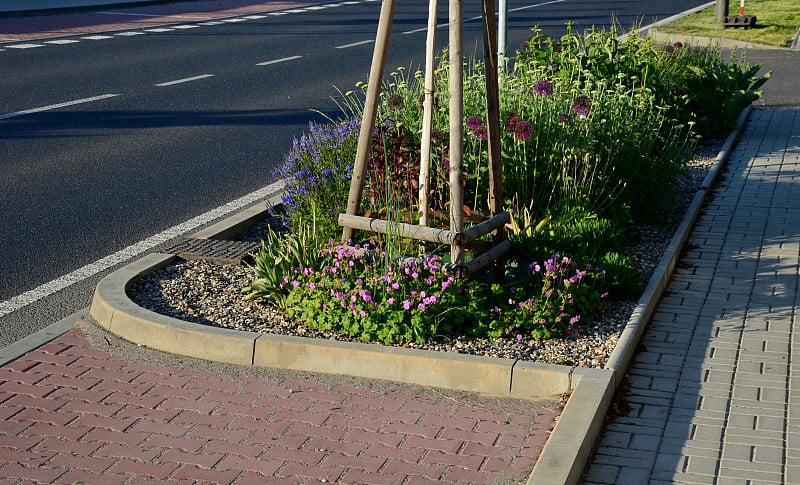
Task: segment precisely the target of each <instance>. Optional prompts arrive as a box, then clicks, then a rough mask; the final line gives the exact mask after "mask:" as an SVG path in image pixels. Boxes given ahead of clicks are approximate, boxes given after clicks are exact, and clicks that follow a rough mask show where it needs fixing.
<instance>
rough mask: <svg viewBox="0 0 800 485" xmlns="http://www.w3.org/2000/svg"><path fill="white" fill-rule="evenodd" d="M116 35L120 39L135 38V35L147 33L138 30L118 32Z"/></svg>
mask: <svg viewBox="0 0 800 485" xmlns="http://www.w3.org/2000/svg"><path fill="white" fill-rule="evenodd" d="M114 35H118V36H120V37H133V36H134V35H145V33H144V32H141V31H138V30H134V31H131V32H117V33H116V34H114Z"/></svg>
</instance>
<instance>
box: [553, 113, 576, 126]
mask: <svg viewBox="0 0 800 485" xmlns="http://www.w3.org/2000/svg"><path fill="white" fill-rule="evenodd" d="M556 121H558V122H559V123H562V124H565V125H571V124H572V116H570V115H569V113H561V114H560V115H558V117H556Z"/></svg>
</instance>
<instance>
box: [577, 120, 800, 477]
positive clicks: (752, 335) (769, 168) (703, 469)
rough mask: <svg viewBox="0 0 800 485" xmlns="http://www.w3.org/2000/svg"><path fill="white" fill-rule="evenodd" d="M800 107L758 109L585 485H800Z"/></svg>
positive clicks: (653, 324) (647, 340) (663, 306)
mask: <svg viewBox="0 0 800 485" xmlns="http://www.w3.org/2000/svg"><path fill="white" fill-rule="evenodd" d="M798 173H800V110H798V109H781V110H767V109H756V110H754V111H753V113H752V114H751V116H750V119H749V121H748V123H747V126H746V129H745V131H744V133H743V136H742V139H741V140H740V141H739V143H738V145H737V147H736V148H735V149H734V151H733V153H732V155H731V159H730V161H729V166H728V170H727V173H724V174H723V177H722V180H721V181H720V182H719V184H718V187H717V188H716V191H715V194H714V196H713V197H712V199H711V200H710V201H708V205H707V207H706V209H705V212H704V214H703V215H702V216H701V217H700V219H699V220H698V222H697V224H696V225H695V228H694V230H693V232H692V234H691V236H690V239H689V240H690V242H691V243H692V244H691V245H690V246H691V247H689V248H687V249H686V251H685V254H684V257H683V264H681V265H679V267H678V268H677V269H676V272H675V274H674V275H673V277H672V281H671V283H670V285H669V289H668V291H667V295H666V296H665V297H664V298H663V300H662V301H661V303H660V305H659V307H658V310H657V312H656V314H655V316H654V317H653V321H652V322H651V324H650V326H649V327H648V330H647V332H646V334H645V336H644V339H643V342H642V346H641V350H640V351H639V352H638V354H637V356H636V358H635V360H634V363H633V365H632V366H631V369H630V370H629V372H628V389H627V397H626V398H625V402H626V403H627V404H628V406H629V407H630V413H628V414H627V415H626V416H620V417H617V418H615V419H613V420H612V421H611V422H610V423H609V424H608V425H607V427H606V430H605V432H604V433H603V435H602V438H601V444H600V447H599V449H598V450H597V452H596V454H595V457H594V460H593V463H592V464H591V466H590V467H589V469H588V472H587V473H586V475H585V483H586V484H601V483H602V484H622V483H650V484H658V483H720V484H721V483H730V484H734V483H742V484H745V483H763V484H789V483H800V455H798V450H799V449H800V419H798V418H800V367H798V364H797V362H795V359H794V357H795V356H796V355H798V351H800V344H798V339H799V338H800V334H798V333H797V332H798V327H797V324H798V323H799V322H800V320H798V317H800V293H798V275H799V274H800V273H799V271H800V204H798V201H800V185H798V181H799V180H798Z"/></svg>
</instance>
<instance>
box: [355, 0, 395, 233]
mask: <svg viewBox="0 0 800 485" xmlns="http://www.w3.org/2000/svg"><path fill="white" fill-rule="evenodd" d="M394 7H395V0H383V3H382V4H381V13H380V19H379V20H378V33H377V34H376V38H375V50H374V51H373V53H372V67H371V68H370V73H369V85H368V86H367V99H366V101H365V103H364V114H363V117H362V119H361V131H360V132H359V136H358V148H357V149H356V158H355V161H354V162H353V173H352V176H353V178H352V180H351V181H350V194H349V196H348V198H347V213H348V214H350V215H355V214H357V213H358V209H359V207H361V196H362V193H363V190H364V176H365V174H366V172H367V158H368V156H369V148H370V144H371V141H372V132H373V131H374V130H375V117H376V116H377V112H378V101H379V97H380V89H381V82H382V81H383V70H384V68H385V67H386V51H387V49H388V48H389V37H390V36H391V35H392V21H393V20H394ZM352 238H353V229H352V228H350V227H345V228H343V230H342V241H343V242H347V241H349V240H351V239H352Z"/></svg>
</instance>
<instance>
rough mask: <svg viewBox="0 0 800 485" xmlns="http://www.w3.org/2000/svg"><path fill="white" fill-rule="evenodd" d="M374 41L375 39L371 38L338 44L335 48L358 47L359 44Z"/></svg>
mask: <svg viewBox="0 0 800 485" xmlns="http://www.w3.org/2000/svg"><path fill="white" fill-rule="evenodd" d="M373 42H375V41H374V40H371V39H370V40H362V41H361V42H353V43H352V44H345V45H337V46H336V47H335V49H347V48H348V47H356V46H359V45H364V44H371V43H373Z"/></svg>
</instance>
